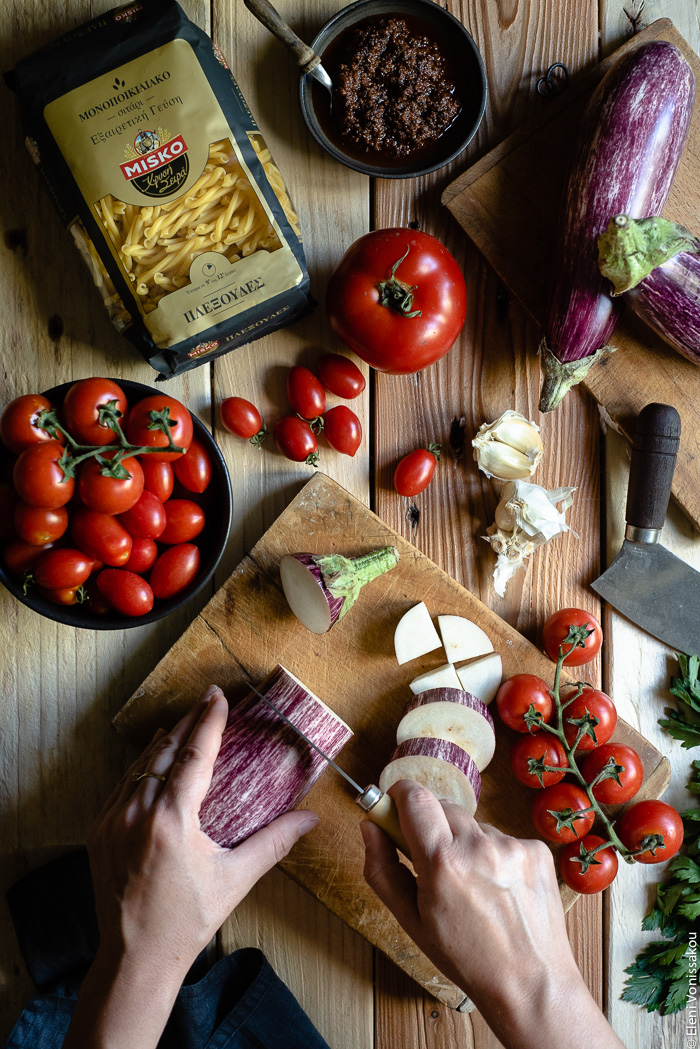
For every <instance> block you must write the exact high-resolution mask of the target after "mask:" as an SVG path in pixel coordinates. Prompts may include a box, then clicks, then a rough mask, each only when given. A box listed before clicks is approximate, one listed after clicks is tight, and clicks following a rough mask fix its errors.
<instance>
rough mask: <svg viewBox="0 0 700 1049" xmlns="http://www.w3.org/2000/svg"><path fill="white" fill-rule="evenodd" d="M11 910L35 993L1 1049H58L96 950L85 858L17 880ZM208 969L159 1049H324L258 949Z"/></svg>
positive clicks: (184, 994)
mask: <svg viewBox="0 0 700 1049" xmlns="http://www.w3.org/2000/svg"><path fill="white" fill-rule="evenodd" d="M8 903H9V906H10V911H11V913H12V918H13V921H14V924H15V930H16V932H17V936H18V940H19V945H20V950H21V952H22V956H23V958H24V960H25V963H26V965H27V968H28V970H29V974H30V976H31V977H32V979H33V981H34V983H35V984H36V986H37V990H38V992H39V993H38V994H37V996H36V997H35V998H32V999H31V1001H30V1002H29V1003H28V1004H27V1005H26V1007H25V1009H24V1011H23V1012H22V1015H21V1016H20V1018H19V1020H18V1021H17V1024H16V1026H15V1028H14V1030H13V1032H12V1034H11V1035H10V1038H9V1041H8V1042H7V1043H6V1045H5V1049H60V1047H61V1045H62V1044H63V1040H64V1038H65V1035H66V1032H67V1030H68V1025H69V1024H70V1020H71V1017H72V1015H73V1009H74V1008H75V1003H76V1000H77V996H78V990H79V988H80V983H81V980H82V978H83V976H84V975H85V972H86V971H87V968H88V967H89V965H90V962H91V960H92V958H93V957H94V954H95V951H96V949H97V945H98V933H97V920H96V917H95V909H94V900H93V895H92V883H91V881H90V871H89V866H88V863H87V855H86V853H85V851H84V850H82V849H81V850H79V851H78V852H74V853H70V854H69V855H68V856H64V857H61V859H59V860H57V861H53V862H52V863H50V864H47V865H46V866H45V867H42V868H39V870H37V871H33V872H32V873H31V874H29V875H27V876H26V877H25V878H23V879H21V881H19V882H17V884H16V885H14V886H12V888H11V889H10V891H9V892H8ZM174 920H175V919H174ZM204 970H205V963H204V961H203V959H202V958H201V957H200V959H198V960H197V962H196V963H195V965H194V966H193V968H192V969H191V970H190V973H189V974H188V977H187V979H186V980H185V983H184V984H183V986H182V987H181V988H180V991H179V993H178V996H177V999H176V1001H175V1005H174V1007H173V1011H172V1013H171V1015H170V1019H169V1020H168V1024H167V1026H166V1028H165V1031H164V1032H163V1035H162V1037H161V1039H160V1042H159V1043H158V1045H159V1049H328V1046H327V1044H326V1042H325V1041H324V1040H323V1039H322V1038H321V1036H320V1034H319V1033H318V1031H317V1030H316V1028H315V1027H314V1026H313V1024H312V1023H311V1021H310V1020H309V1018H308V1016H307V1015H306V1013H304V1011H303V1010H302V1008H301V1006H300V1005H299V1003H298V1002H297V1001H296V999H295V998H294V996H293V995H292V994H291V992H290V991H289V989H288V988H287V987H286V986H285V985H284V983H282V981H281V980H280V979H279V977H278V976H277V975H276V974H275V972H274V971H273V970H272V968H271V967H270V965H269V964H268V962H267V961H266V959H265V956H264V955H263V953H262V952H261V951H259V950H257V949H255V948H252V947H246V948H243V949H242V950H239V951H236V952H235V953H234V954H232V955H229V957H228V958H223V959H221V961H219V962H217V963H216V964H215V965H214V966H212V967H211V968H210V969H209V970H208V971H204ZM154 979H157V974H154Z"/></svg>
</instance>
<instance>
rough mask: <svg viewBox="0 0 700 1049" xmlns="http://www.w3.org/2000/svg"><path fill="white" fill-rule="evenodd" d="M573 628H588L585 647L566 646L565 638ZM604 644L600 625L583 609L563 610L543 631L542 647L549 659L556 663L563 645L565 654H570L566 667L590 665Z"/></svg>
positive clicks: (556, 614)
mask: <svg viewBox="0 0 700 1049" xmlns="http://www.w3.org/2000/svg"><path fill="white" fill-rule="evenodd" d="M572 626H577V627H583V626H587V627H588V628H589V630H590V634H589V636H588V637H587V638H586V640H585V642H584V643H583V646H581V645H576V646H575V647H574V645H573V643H569V644H568V645H564V644H563V642H564V638H565V637H566V636H567V635H568V633H569V628H570V627H572ZM602 643H603V631H602V629H601V626H600V623H599V622H598V620H597V619H596V617H595V616H592V615H591V613H590V612H584V611H583V609H581V608H562V609H560V610H559V611H558V612H554V614H553V615H551V616H550V617H549V619H548V620H547V621H546V623H545V624H544V627H543V629H542V646H543V648H544V650H545V652H546V653H547V655H548V656H549V658H550V659H551V660H552V661H553V662H554V663H556V661H557V660H558V658H559V646H560V645H563V649H564V652H568V653H569V654H568V655H567V656H566V658H565V660H564V666H565V667H580V666H582V665H583V664H584V663H590V661H591V660H592V659H594V658H595V656H597V655H598V653H599V652H600V646H601V645H602Z"/></svg>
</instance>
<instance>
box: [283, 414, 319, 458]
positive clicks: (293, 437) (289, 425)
mask: <svg viewBox="0 0 700 1049" xmlns="http://www.w3.org/2000/svg"><path fill="white" fill-rule="evenodd" d="M274 434H275V444H276V445H277V447H278V448H279V450H280V452H281V453H282V455H284V456H286V458H287V459H291V460H292V462H295V463H308V465H309V466H316V464H317V462H318V441H317V440H316V435H315V434H314V433H313V431H312V430H311V427H310V426H309V424H308V423H307V422H306V421H305V420H304V419H300V418H299V417H298V416H297V415H284V416H283V417H282V418H281V419H278V420H277V422H276V423H275V430H274Z"/></svg>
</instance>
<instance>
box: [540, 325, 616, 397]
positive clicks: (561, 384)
mask: <svg viewBox="0 0 700 1049" xmlns="http://www.w3.org/2000/svg"><path fill="white" fill-rule="evenodd" d="M616 348H617V347H615V346H610V345H606V346H601V347H600V349H597V350H596V351H595V353H591V354H589V356H588V357H581V358H580V359H579V360H577V361H560V360H559V358H558V357H556V356H555V355H554V354H553V353H552V351H551V350H550V348H549V346H548V345H547V340H546V338H543V339H542V341H541V342H540V345H539V355H540V364H541V367H542V373H543V380H542V391H541V393H540V411H541V412H551V411H554V409H555V408H558V407H559V405H560V404H561V402H562V401H563V400H564V397H565V396H566V394H567V393H568V392H569V390H570V389H571V387H572V386H576V385H578V383H580V382H581V380H582V379H585V377H586V375H588V372H589V371H590V370H591V368H592V367H593V365H594V364H597V363H598V361H599V360H600V359H601V358H602V357H606V356H607V355H608V354H610V353H614V352H615V350H616Z"/></svg>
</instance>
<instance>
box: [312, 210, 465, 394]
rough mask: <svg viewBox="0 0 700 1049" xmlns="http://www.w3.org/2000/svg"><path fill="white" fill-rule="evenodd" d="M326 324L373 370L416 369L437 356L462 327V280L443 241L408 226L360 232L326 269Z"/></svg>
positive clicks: (463, 292)
mask: <svg viewBox="0 0 700 1049" xmlns="http://www.w3.org/2000/svg"><path fill="white" fill-rule="evenodd" d="M326 306H327V311H328V317H329V319H330V323H331V327H332V328H333V331H334V332H335V333H336V334H337V335H339V336H340V338H341V339H342V340H343V342H344V343H345V344H346V345H347V346H349V347H350V349H351V350H354V351H355V353H356V354H357V355H358V357H361V358H362V360H364V361H366V362H367V364H369V365H371V367H372V368H376V369H377V371H384V372H389V373H390V374H392V375H400V374H404V373H407V372H416V371H420V370H421V368H426V367H427V366H428V365H429V364H433V362H434V361H437V360H439V359H440V357H443V356H444V355H445V354H446V353H447V351H448V350H449V349H450V347H451V346H452V345H453V343H454V342H455V340H456V338H457V336H458V335H459V333H460V331H461V330H462V326H463V325H464V319H465V316H466V287H465V284H464V277H463V276H462V273H461V271H460V268H459V266H458V265H457V263H456V261H455V259H454V258H453V257H452V255H451V254H450V253H449V251H448V250H447V248H446V247H444V245H442V244H441V243H440V241H439V240H436V239H435V237H431V236H430V235H429V234H428V233H421V232H419V231H418V230H412V229H382V230H375V231H374V232H372V233H367V234H365V236H364V237H360V239H359V240H356V241H355V243H354V244H352V245H351V246H350V248H349V249H348V250H347V251H346V253H345V255H344V256H343V258H342V259H341V260H340V263H339V264H338V266H337V268H336V269H335V271H334V272H333V274H332V275H331V279H330V281H329V284H328V292H327V297H326Z"/></svg>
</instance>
